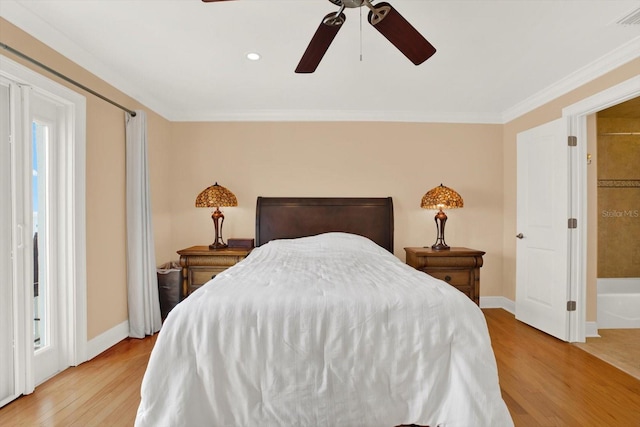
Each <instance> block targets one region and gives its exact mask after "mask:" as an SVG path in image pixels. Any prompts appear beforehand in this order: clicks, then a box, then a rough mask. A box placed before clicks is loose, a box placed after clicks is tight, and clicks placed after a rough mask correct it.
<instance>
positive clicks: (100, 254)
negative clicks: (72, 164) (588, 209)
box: [0, 18, 640, 339]
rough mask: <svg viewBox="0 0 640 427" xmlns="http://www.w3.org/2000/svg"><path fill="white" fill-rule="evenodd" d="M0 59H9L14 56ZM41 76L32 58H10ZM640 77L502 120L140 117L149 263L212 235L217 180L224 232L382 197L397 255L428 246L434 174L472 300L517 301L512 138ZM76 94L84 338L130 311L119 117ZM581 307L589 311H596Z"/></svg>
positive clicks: (15, 34)
mask: <svg viewBox="0 0 640 427" xmlns="http://www.w3.org/2000/svg"><path fill="white" fill-rule="evenodd" d="M0 40H1V41H2V42H3V43H6V44H8V45H10V46H12V47H14V48H16V49H18V50H20V51H22V52H24V53H26V54H27V55H29V56H31V57H33V58H35V59H37V60H39V61H41V62H43V63H45V64H47V65H49V66H50V67H52V68H54V69H56V70H58V71H60V72H62V73H64V74H66V75H68V76H70V77H71V78H73V79H75V80H77V81H80V82H82V83H83V84H85V85H87V86H88V87H91V88H92V89H94V90H96V91H98V92H100V93H102V94H103V95H105V96H107V97H109V98H112V99H114V100H115V101H117V102H119V103H121V104H123V105H126V106H127V107H128V108H132V109H136V108H143V106H141V105H140V104H139V103H137V102H136V101H135V100H133V99H131V98H130V97H128V96H126V95H125V94H123V93H122V92H120V91H118V90H116V89H115V88H113V87H111V86H110V85H108V84H107V83H105V82H104V81H102V80H101V79H99V78H98V77H96V76H94V75H93V74H91V73H89V72H87V71H86V70H84V69H82V68H81V67H79V66H78V65H76V64H74V63H73V62H71V61H69V60H67V59H66V58H65V57H63V56H61V55H59V54H58V53H57V52H55V51H53V50H52V49H50V48H49V47H47V46H46V45H44V44H42V43H40V42H38V41H37V40H35V39H34V38H32V37H31V36H29V35H28V34H26V33H24V32H23V31H21V30H20V29H18V28H16V27H15V26H13V25H12V24H10V23H8V22H7V21H5V20H3V19H1V18H0ZM5 54H6V55H7V56H9V57H12V55H11V54H9V53H6V52H5ZM12 59H14V60H16V61H17V62H20V63H23V64H24V65H25V66H27V67H29V68H32V69H34V70H35V71H37V72H41V71H40V70H39V69H36V68H35V67H33V66H32V65H30V64H29V63H26V62H25V61H23V60H21V59H19V58H12ZM638 73H640V59H637V60H635V61H633V62H631V63H629V64H627V65H625V66H622V67H620V68H618V69H617V70H615V71H613V72H610V73H608V74H606V75H605V76H603V77H600V78H598V79H595V80H594V81H592V82H590V83H589V84H586V85H584V86H582V87H580V88H579V89H576V90H574V91H572V92H570V93H568V94H566V95H564V96H562V97H560V98H558V99H556V100H554V101H552V102H550V103H548V104H546V105H544V106H542V107H540V108H537V109H535V110H534V111H532V112H530V113H528V114H526V115H524V116H522V117H520V118H518V119H516V120H513V121H511V122H509V123H507V124H506V125H504V126H503V125H470V124H437V123H436V124H422V123H345V122H338V123H287V122H279V123H273V122H267V123H180V122H178V123H170V122H168V121H167V120H165V119H164V118H162V117H160V116H158V115H157V114H155V113H153V112H152V111H150V110H148V109H146V108H145V110H146V111H147V115H148V136H149V161H150V174H151V176H150V179H151V192H152V209H153V221H154V237H155V243H156V257H157V260H158V262H159V263H160V262H164V261H167V260H169V259H176V257H177V255H176V254H175V251H176V250H179V249H181V248H184V247H187V246H191V245H196V244H208V243H210V242H211V241H212V240H213V232H212V224H211V219H210V213H209V212H208V211H207V210H203V209H197V208H195V207H194V201H195V197H196V195H197V194H198V192H199V191H201V190H202V189H204V188H205V187H206V186H207V185H210V184H212V183H213V181H216V180H217V181H218V182H219V183H220V184H222V185H225V186H226V187H228V188H229V189H231V190H232V191H233V192H234V193H235V194H236V195H237V196H238V199H239V203H240V205H239V206H238V207H236V208H227V209H226V210H225V213H226V217H227V219H226V222H225V228H224V232H225V237H229V236H231V237H253V235H254V218H255V201H256V197H257V196H260V195H262V196H362V197H364V196H392V197H393V198H394V205H395V228H396V233H395V253H396V255H397V256H398V257H400V258H401V259H404V251H403V247H405V246H423V245H430V244H432V243H433V242H434V241H435V235H436V232H435V224H434V222H433V214H434V212H432V211H423V210H421V209H420V208H419V207H418V206H419V201H420V198H421V196H422V195H423V194H424V193H425V192H426V191H427V190H429V189H430V188H432V187H434V186H436V185H438V184H440V183H441V182H442V183H443V184H445V185H447V186H450V187H452V188H454V189H456V190H457V191H458V192H459V193H460V194H461V195H462V196H463V197H464V200H465V207H464V208H463V209H458V210H451V211H449V212H448V216H449V221H448V222H447V230H446V231H447V232H446V237H447V243H449V244H450V245H452V246H467V247H471V248H474V249H480V250H484V251H486V252H487V255H486V256H485V264H484V267H483V268H482V273H481V276H482V279H481V284H482V286H481V295H482V296H500V295H501V296H505V297H507V298H509V299H511V300H514V299H515V239H514V238H513V236H515V234H516V230H515V221H516V205H515V201H516V198H515V192H516V173H515V164H516V153H515V147H516V144H515V141H516V135H517V133H518V132H520V131H522V130H526V129H528V128H531V127H533V126H536V125H539V124H542V123H545V122H547V121H550V120H553V119H556V118H558V117H560V116H561V110H562V108H563V107H566V106H568V105H571V104H573V103H575V102H577V101H579V100H581V99H584V98H585V97H587V96H589V95H591V94H594V93H597V92H600V91H602V90H604V89H607V88H609V87H611V86H613V85H615V84H617V83H619V82H622V81H624V80H626V79H628V78H630V77H633V76H635V75H637V74H638ZM47 77H50V78H52V79H53V80H56V81H59V82H60V83H62V84H64V85H65V86H68V87H70V88H71V89H72V90H75V91H78V92H79V93H82V94H83V95H85V96H86V97H87V304H88V325H87V329H88V331H87V337H88V339H91V338H94V337H96V336H97V335H99V334H101V333H103V332H106V331H108V330H109V329H111V328H113V327H115V326H117V325H118V324H120V323H122V322H123V321H125V320H126V319H127V303H126V259H125V233H126V230H125V206H124V203H125V187H124V180H125V176H124V171H125V164H124V125H123V120H124V117H123V112H122V111H120V110H119V109H117V108H116V107H113V106H111V105H110V104H107V103H105V102H104V101H102V100H100V99H98V98H95V97H93V96H92V95H89V94H86V93H84V92H83V91H81V90H79V89H77V88H75V87H74V86H72V85H69V84H67V83H65V82H63V81H61V80H59V79H57V78H56V77H52V76H49V75H47ZM594 318H595V314H594V315H593V317H590V316H589V314H588V319H594Z"/></svg>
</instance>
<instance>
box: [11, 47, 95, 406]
mask: <svg viewBox="0 0 640 427" xmlns="http://www.w3.org/2000/svg"><path fill="white" fill-rule="evenodd" d="M0 75H2V76H3V77H5V78H7V79H9V80H11V81H14V82H15V83H16V84H17V85H18V86H20V87H21V88H22V90H20V94H16V96H20V97H21V98H23V99H21V100H20V101H18V102H16V104H17V105H15V106H13V107H12V114H13V115H14V116H21V117H22V118H17V119H16V120H18V121H20V120H22V121H23V122H24V119H23V117H28V96H27V95H26V94H27V92H29V91H35V92H38V93H41V94H44V95H45V96H47V97H49V98H52V99H56V100H57V101H58V102H60V103H61V104H62V105H64V108H65V124H64V126H65V128H66V130H67V132H68V137H67V138H64V141H61V142H62V146H61V147H60V149H61V151H60V154H61V158H60V161H61V162H63V167H62V168H61V170H62V173H61V174H60V176H59V177H58V179H60V180H61V183H60V190H61V193H62V194H61V196H62V197H63V198H64V203H60V215H61V218H64V221H62V222H61V223H60V224H57V225H56V226H58V227H60V228H61V229H62V230H61V231H60V233H61V236H63V237H61V239H60V242H61V243H60V246H59V247H58V250H59V251H60V253H61V254H63V255H64V259H61V262H60V268H59V270H58V278H59V280H60V283H61V284H62V286H61V288H60V292H63V300H64V301H65V305H66V314H65V324H64V325H62V328H64V334H65V335H66V338H67V340H66V345H65V349H64V350H63V353H64V354H65V359H66V363H68V365H67V366H76V365H78V364H80V363H82V362H84V361H86V360H87V357H86V355H87V298H86V214H85V212H86V201H85V186H86V184H85V181H86V173H85V170H86V166H85V164H86V99H85V97H84V96H82V95H81V94H79V93H78V92H75V91H73V90H71V89H69V88H67V87H65V86H63V85H61V84H59V83H57V82H55V81H53V80H51V79H49V78H47V77H45V76H43V75H41V74H39V73H36V72H34V71H32V70H31V69H29V68H27V67H25V66H23V65H21V64H19V63H17V62H15V61H13V60H12V59H10V58H8V57H6V56H4V55H0ZM24 98H26V99H24ZM20 126H21V129H18V134H17V135H15V137H16V138H28V137H29V135H30V134H31V132H30V131H28V128H29V127H30V126H29V124H28V123H21V125H20ZM29 142H30V141H29ZM29 146H30V144H29ZM14 190H17V189H15V188H14ZM16 221H19V222H28V223H29V224H30V221H28V220H27V221H25V220H23V219H22V218H16ZM29 224H27V225H29ZM18 225H19V227H18V228H21V229H22V230H23V231H22V232H23V234H24V230H26V227H25V225H24V224H18ZM20 238H22V239H24V238H26V237H23V236H19V237H18V239H20ZM28 247H30V245H29V246H28ZM16 258H23V261H24V262H20V263H21V264H24V265H22V267H19V268H18V270H16V274H21V275H23V274H28V270H29V269H30V268H31V269H32V265H31V264H32V262H33V261H32V260H31V261H29V256H28V254H23V256H18V257H16ZM31 258H33V256H31ZM20 263H19V264H20ZM14 266H15V259H14ZM32 298H33V292H32V291H31V292H22V293H21V294H19V295H18V298H17V300H16V303H17V304H18V305H19V306H20V307H19V313H18V317H17V318H16V321H17V323H18V324H20V325H28V326H27V328H32V325H31V323H32V321H33V320H32V318H31V317H32V316H30V314H31V312H32V311H33V300H32ZM22 327H24V326H22ZM27 341H28V340H27ZM22 347H24V348H22V349H18V350H19V353H20V354H21V355H24V357H21V359H22V360H17V363H18V364H19V365H20V366H19V367H17V369H18V368H19V369H20V371H21V373H22V374H21V375H20V376H21V377H22V378H21V381H19V383H18V384H19V385H20V389H19V390H18V392H19V393H20V394H27V393H31V392H32V391H33V389H34V387H35V384H34V377H33V369H32V366H31V363H32V358H33V342H26V343H24V345H23V346H22ZM25 352H26V354H24V353H25ZM29 354H31V357H29V356H28V355H29Z"/></svg>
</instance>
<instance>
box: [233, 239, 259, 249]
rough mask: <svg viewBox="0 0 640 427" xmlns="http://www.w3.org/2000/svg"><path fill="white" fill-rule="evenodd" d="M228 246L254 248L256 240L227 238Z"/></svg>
mask: <svg viewBox="0 0 640 427" xmlns="http://www.w3.org/2000/svg"><path fill="white" fill-rule="evenodd" d="M227 246H228V247H229V248H242V249H253V247H254V240H253V239H234V238H229V239H227Z"/></svg>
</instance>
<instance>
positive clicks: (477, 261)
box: [404, 248, 485, 305]
mask: <svg viewBox="0 0 640 427" xmlns="http://www.w3.org/2000/svg"><path fill="white" fill-rule="evenodd" d="M404 250H405V252H406V255H407V264H409V265H410V266H411V267H413V268H415V269H417V270H420V271H422V272H424V273H427V274H428V275H430V276H433V277H435V278H436V279H440V280H444V281H445V282H447V283H448V284H450V285H451V286H453V287H455V288H456V289H458V290H459V291H461V292H462V293H464V294H465V295H467V296H468V297H469V298H470V299H471V300H472V301H473V302H475V303H476V304H478V305H480V267H482V263H483V260H482V256H483V255H484V254H485V253H484V252H483V251H477V250H475V249H468V248H450V249H448V250H434V249H432V248H404Z"/></svg>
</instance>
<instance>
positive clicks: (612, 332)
mask: <svg viewBox="0 0 640 427" xmlns="http://www.w3.org/2000/svg"><path fill="white" fill-rule="evenodd" d="M598 334H600V336H599V337H597V338H587V342H585V343H576V344H574V345H576V346H578V347H580V348H581V349H582V350H584V351H586V352H587V353H591V354H593V355H594V356H596V357H598V358H599V359H602V360H604V361H605V362H608V363H610V364H612V365H613V366H616V367H618V368H620V369H621V370H623V371H625V372H626V373H628V374H629V375H632V376H634V377H636V378H637V379H639V380H640V329H600V330H599V331H598Z"/></svg>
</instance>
